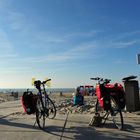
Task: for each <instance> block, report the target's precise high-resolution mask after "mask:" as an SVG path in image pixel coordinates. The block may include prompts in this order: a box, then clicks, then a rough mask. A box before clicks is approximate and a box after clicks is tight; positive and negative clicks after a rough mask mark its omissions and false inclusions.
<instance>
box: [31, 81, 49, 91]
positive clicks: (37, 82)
mask: <svg viewBox="0 0 140 140" xmlns="http://www.w3.org/2000/svg"><path fill="white" fill-rule="evenodd" d="M48 81H51V79H47V80H45V81H43V82H41V81H40V80H36V81H34V85H35V87H36V88H37V89H40V86H41V85H43V86H44V85H45V84H46V83H47V82H48Z"/></svg>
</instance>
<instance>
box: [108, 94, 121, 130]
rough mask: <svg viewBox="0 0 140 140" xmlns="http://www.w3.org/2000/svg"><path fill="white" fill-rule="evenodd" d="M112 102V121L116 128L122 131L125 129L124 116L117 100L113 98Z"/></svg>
mask: <svg viewBox="0 0 140 140" xmlns="http://www.w3.org/2000/svg"><path fill="white" fill-rule="evenodd" d="M110 100H111V108H112V112H111V117H112V120H113V122H114V124H115V126H116V127H117V128H118V129H119V130H122V129H123V116H122V112H121V109H120V108H119V107H118V105H117V103H116V100H115V99H114V98H113V97H111V99H110Z"/></svg>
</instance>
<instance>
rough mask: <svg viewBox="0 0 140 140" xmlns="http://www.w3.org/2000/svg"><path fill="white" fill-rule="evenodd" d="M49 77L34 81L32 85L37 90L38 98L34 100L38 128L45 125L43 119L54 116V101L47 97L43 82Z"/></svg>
mask: <svg viewBox="0 0 140 140" xmlns="http://www.w3.org/2000/svg"><path fill="white" fill-rule="evenodd" d="M50 80H51V79H48V80H45V81H42V82H41V81H40V80H36V81H34V86H35V87H36V88H37V90H38V98H37V101H36V122H37V124H38V126H39V128H40V129H43V128H44V127H45V119H46V118H49V119H53V118H55V116H56V107H55V105H54V102H53V101H52V100H51V99H50V98H49V96H48V94H47V92H46V89H45V84H46V83H47V82H49V81H50Z"/></svg>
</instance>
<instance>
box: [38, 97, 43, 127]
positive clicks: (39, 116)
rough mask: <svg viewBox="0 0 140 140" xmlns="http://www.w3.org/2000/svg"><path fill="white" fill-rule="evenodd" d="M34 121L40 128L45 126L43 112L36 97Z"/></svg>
mask: <svg viewBox="0 0 140 140" xmlns="http://www.w3.org/2000/svg"><path fill="white" fill-rule="evenodd" d="M36 122H37V124H38V126H39V128H40V129H44V127H45V112H44V109H43V107H42V103H41V100H40V99H39V98H38V99H37V103H36Z"/></svg>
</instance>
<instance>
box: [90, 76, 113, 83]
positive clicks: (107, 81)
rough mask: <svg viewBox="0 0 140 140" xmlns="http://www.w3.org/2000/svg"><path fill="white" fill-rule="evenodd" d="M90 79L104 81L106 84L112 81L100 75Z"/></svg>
mask: <svg viewBox="0 0 140 140" xmlns="http://www.w3.org/2000/svg"><path fill="white" fill-rule="evenodd" d="M90 79H91V80H96V81H98V83H100V82H103V83H104V84H108V83H110V81H111V79H103V78H100V77H96V78H90Z"/></svg>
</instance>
